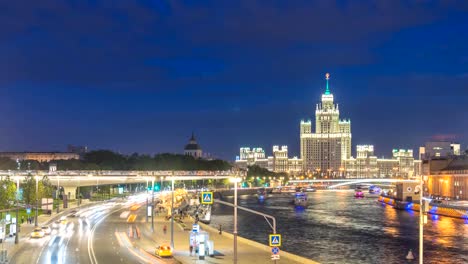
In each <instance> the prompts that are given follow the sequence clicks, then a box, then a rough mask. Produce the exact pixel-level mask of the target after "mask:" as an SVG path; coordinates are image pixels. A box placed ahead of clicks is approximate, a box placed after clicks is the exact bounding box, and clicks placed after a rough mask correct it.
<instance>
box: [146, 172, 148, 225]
mask: <svg viewBox="0 0 468 264" xmlns="http://www.w3.org/2000/svg"><path fill="white" fill-rule="evenodd" d="M146 223H148V178H146Z"/></svg>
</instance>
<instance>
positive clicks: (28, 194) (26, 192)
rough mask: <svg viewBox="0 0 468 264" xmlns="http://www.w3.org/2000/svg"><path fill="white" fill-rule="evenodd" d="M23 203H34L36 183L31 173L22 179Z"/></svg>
mask: <svg viewBox="0 0 468 264" xmlns="http://www.w3.org/2000/svg"><path fill="white" fill-rule="evenodd" d="M21 186H22V189H23V201H24V203H25V204H32V203H34V202H35V201H36V181H35V179H34V177H33V176H32V174H31V173H29V174H28V175H27V176H26V177H24V180H23V183H22V185H21Z"/></svg>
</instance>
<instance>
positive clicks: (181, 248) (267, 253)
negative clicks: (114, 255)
mask: <svg viewBox="0 0 468 264" xmlns="http://www.w3.org/2000/svg"><path fill="white" fill-rule="evenodd" d="M192 223H193V222H192V220H191V219H189V218H187V219H186V220H184V223H183V224H178V223H174V248H175V251H174V258H175V259H177V260H178V261H180V262H182V263H187V264H193V263H196V264H201V263H213V264H224V263H229V264H231V263H233V258H234V250H233V236H232V234H229V233H226V232H224V231H223V233H222V235H220V234H219V233H218V230H216V229H214V228H212V227H210V226H208V225H204V224H200V227H201V229H202V230H204V231H206V232H208V234H209V240H213V242H214V248H215V253H216V254H215V256H214V257H206V258H205V260H199V259H198V257H197V256H190V254H189V233H190V231H191V229H192ZM170 224H171V222H170V221H167V220H165V219H164V218H163V217H161V216H158V217H156V218H155V224H154V226H155V227H154V229H155V232H154V233H151V231H150V227H151V224H150V223H149V224H144V226H145V230H143V236H144V237H145V238H149V239H151V240H153V241H154V242H153V243H141V244H139V246H141V247H142V248H143V249H144V250H145V251H147V252H150V253H153V252H154V249H155V247H156V246H157V245H160V244H161V243H167V244H170V241H171V232H170ZM164 225H166V226H167V232H166V234H164V233H163V226H164ZM184 226H185V230H184ZM265 236H267V234H265ZM143 240H145V239H143ZM237 243H238V246H237V252H238V263H239V264H252V263H255V264H262V263H265V264H271V263H273V261H272V260H271V248H270V247H269V246H267V245H262V244H260V243H257V242H254V241H251V240H248V239H245V238H241V237H238V240H237ZM280 256H281V259H280V260H279V261H277V262H278V263H288V264H289V263H291V264H317V263H318V262H315V261H312V260H309V259H306V258H303V257H300V256H297V255H293V254H290V253H287V252H284V251H283V252H280Z"/></svg>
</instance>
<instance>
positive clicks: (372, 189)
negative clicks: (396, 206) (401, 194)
mask: <svg viewBox="0 0 468 264" xmlns="http://www.w3.org/2000/svg"><path fill="white" fill-rule="evenodd" d="M381 191H382V189H380V187H377V186H374V185H372V186H370V187H369V193H380V192H381Z"/></svg>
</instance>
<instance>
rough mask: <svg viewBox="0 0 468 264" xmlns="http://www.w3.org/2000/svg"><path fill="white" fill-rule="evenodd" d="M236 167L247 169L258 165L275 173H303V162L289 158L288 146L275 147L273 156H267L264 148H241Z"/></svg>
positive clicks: (295, 158)
mask: <svg viewBox="0 0 468 264" xmlns="http://www.w3.org/2000/svg"><path fill="white" fill-rule="evenodd" d="M235 163H236V167H238V168H242V169H246V168H247V167H248V166H253V165H257V166H259V167H262V168H265V169H268V170H270V171H274V172H287V173H294V174H295V173H299V172H301V171H302V160H301V159H298V158H297V157H293V158H289V157H288V147H287V146H281V147H280V146H273V156H268V157H266V156H265V151H264V150H263V149H262V148H252V149H250V148H240V153H239V156H237V157H236V161H235Z"/></svg>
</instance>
